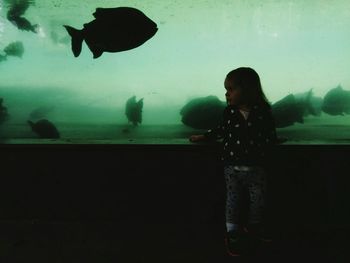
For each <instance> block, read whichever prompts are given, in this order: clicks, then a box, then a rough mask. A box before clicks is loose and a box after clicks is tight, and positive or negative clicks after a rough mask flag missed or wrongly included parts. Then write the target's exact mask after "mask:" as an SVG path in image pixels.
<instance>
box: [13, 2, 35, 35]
mask: <svg viewBox="0 0 350 263" xmlns="http://www.w3.org/2000/svg"><path fill="white" fill-rule="evenodd" d="M6 2H7V3H8V8H9V10H8V11H7V19H8V20H9V21H10V22H11V23H12V24H14V25H15V26H16V27H17V28H18V29H20V30H23V31H32V32H34V33H37V28H38V25H32V24H31V23H30V22H29V21H28V20H27V19H26V18H25V17H23V15H24V14H25V12H26V11H27V9H28V8H29V6H30V5H33V4H34V0H6Z"/></svg>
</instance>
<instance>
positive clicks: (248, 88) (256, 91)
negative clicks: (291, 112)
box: [226, 67, 271, 108]
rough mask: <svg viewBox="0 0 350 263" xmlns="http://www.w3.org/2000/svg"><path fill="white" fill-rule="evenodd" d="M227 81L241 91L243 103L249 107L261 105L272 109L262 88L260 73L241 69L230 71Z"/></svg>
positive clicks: (244, 68)
mask: <svg viewBox="0 0 350 263" xmlns="http://www.w3.org/2000/svg"><path fill="white" fill-rule="evenodd" d="M226 79H227V80H229V81H233V85H234V86H235V87H237V88H240V89H241V98H240V100H241V103H244V104H246V105H248V106H253V105H260V106H265V107H268V108H271V104H270V102H269V101H268V100H267V98H266V96H265V94H264V92H263V90H262V86H261V82H260V77H259V75H258V73H256V71H255V70H254V69H252V68H248V67H240V68H237V69H234V70H232V71H230V72H229V73H228V74H227V76H226Z"/></svg>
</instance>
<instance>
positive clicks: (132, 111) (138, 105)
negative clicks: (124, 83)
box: [125, 96, 143, 126]
mask: <svg viewBox="0 0 350 263" xmlns="http://www.w3.org/2000/svg"><path fill="white" fill-rule="evenodd" d="M142 108H143V98H142V99H140V100H139V101H138V102H136V96H132V97H131V98H129V99H128V100H127V102H126V105H125V114H126V117H127V118H128V121H129V122H132V123H133V124H134V125H135V126H136V125H138V124H139V123H141V122H142Z"/></svg>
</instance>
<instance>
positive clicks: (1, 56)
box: [0, 54, 7, 62]
mask: <svg viewBox="0 0 350 263" xmlns="http://www.w3.org/2000/svg"><path fill="white" fill-rule="evenodd" d="M6 60H7V56H3V55H1V54H0V62H2V61H6Z"/></svg>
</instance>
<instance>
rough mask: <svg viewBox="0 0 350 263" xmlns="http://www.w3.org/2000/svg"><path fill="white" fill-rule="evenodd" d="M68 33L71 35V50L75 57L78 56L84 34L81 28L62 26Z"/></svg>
mask: <svg viewBox="0 0 350 263" xmlns="http://www.w3.org/2000/svg"><path fill="white" fill-rule="evenodd" d="M64 27H65V29H66V30H67V32H68V34H69V35H70V36H71V37H72V51H73V54H74V56H75V57H78V56H79V55H80V52H81V46H82V44H83V40H84V36H83V32H82V30H78V29H75V28H73V27H71V26H64Z"/></svg>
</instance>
